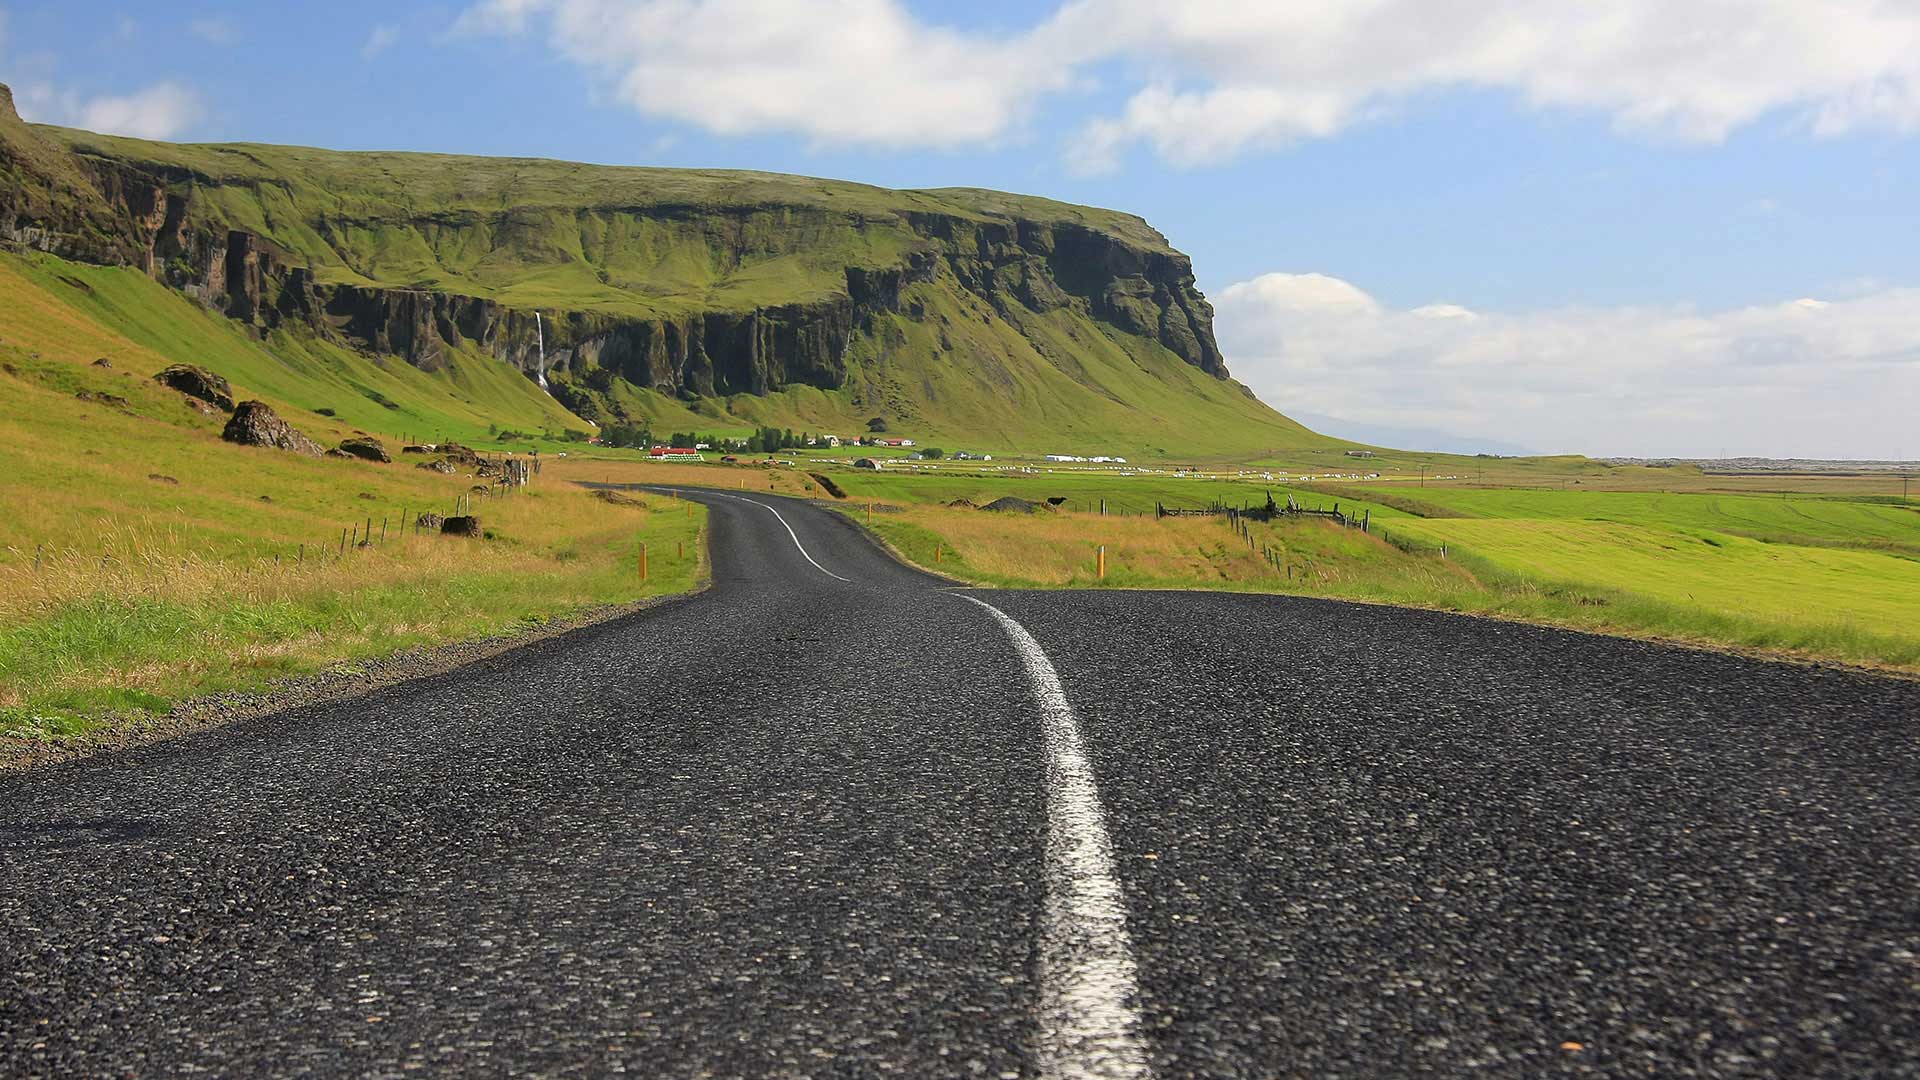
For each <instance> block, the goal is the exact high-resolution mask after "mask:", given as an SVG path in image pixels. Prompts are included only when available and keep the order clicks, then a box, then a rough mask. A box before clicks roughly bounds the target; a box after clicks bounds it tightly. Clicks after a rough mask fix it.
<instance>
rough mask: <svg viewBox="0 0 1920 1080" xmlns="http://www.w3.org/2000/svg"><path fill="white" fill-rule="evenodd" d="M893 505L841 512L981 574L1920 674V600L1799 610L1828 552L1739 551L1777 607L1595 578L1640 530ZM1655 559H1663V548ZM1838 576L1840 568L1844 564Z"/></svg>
mask: <svg viewBox="0 0 1920 1080" xmlns="http://www.w3.org/2000/svg"><path fill="white" fill-rule="evenodd" d="M890 509H891V511H892V512H887V513H876V514H873V515H872V516H871V518H870V519H869V518H868V516H867V515H866V514H865V513H863V512H862V508H861V507H853V506H849V507H844V508H843V512H845V513H847V514H848V516H850V517H852V518H854V520H856V521H858V522H860V523H861V524H863V525H866V526H867V527H868V528H870V529H871V530H872V531H873V532H874V533H875V534H876V535H878V536H879V537H880V538H882V539H883V540H884V541H886V543H888V544H889V545H890V546H891V547H893V548H894V550H895V551H897V552H898V553H899V554H900V555H901V556H902V557H904V558H906V559H908V560H909V561H911V562H913V563H915V564H917V565H920V566H922V567H925V568H927V569H931V570H937V571H939V572H941V573H944V574H946V575H948V576H951V577H955V578H958V579H961V580H964V581H969V582H973V583H976V584H981V585H988V586H996V587H1004V588H1037V589H1052V588H1172V589H1213V590H1225V591H1238V592H1261V593H1274V594H1283V595H1296V596H1315V597H1324V598H1329V599H1339V600H1352V601H1359V602H1366V603H1385V604H1396V605H1401V606H1410V607H1419V608H1426V609H1431V610H1438V611H1450V612H1457V613H1461V614H1469V615H1478V616H1486V617H1493V618H1501V619H1511V620H1515V621H1521V622H1528V623H1537V624H1543V625H1551V626H1559V627H1564V628H1568V629H1575V630H1582V631H1588V632H1596V633H1607V634H1617V635H1625V636H1632V637H1641V638H1647V639H1652V640H1660V641H1668V642H1677V643H1682V644H1688V645H1693V646H1701V647H1708V648H1717V649H1730V650H1734V651H1740V652H1747V653H1753V654H1758V655H1764V656H1769V657H1775V658H1782V659H1795V660H1803V661H1807V660H1811V661H1823V662H1838V663H1843V664H1848V665H1852V666H1858V667H1865V668H1871V669H1876V670H1881V671H1887V672H1894V673H1904V674H1909V675H1914V674H1920V625H1916V623H1915V620H1913V619H1911V618H1907V619H1904V620H1903V618H1902V614H1901V613H1902V612H1903V611H1909V612H1910V611H1912V610H1920V608H1904V607H1902V606H1900V600H1899V599H1898V598H1891V599H1888V600H1887V601H1886V604H1887V606H1885V607H1883V608H1876V607H1873V606H1860V607H1853V608H1852V610H1853V612H1854V617H1851V618H1848V617H1836V616H1835V614H1834V612H1835V611H1837V610H1844V609H1847V608H1849V607H1850V606H1852V605H1853V604H1854V602H1855V601H1854V600H1853V599H1851V598H1850V597H1849V595H1848V594H1847V593H1845V592H1837V593H1836V595H1834V596H1832V597H1831V598H1830V601H1829V602H1828V603H1824V604H1823V603H1822V602H1820V601H1819V600H1817V599H1814V598H1811V597H1809V596H1806V595H1802V596H1801V598H1800V603H1799V606H1798V607H1797V608H1796V607H1795V606H1794V605H1793V603H1792V601H1791V592H1790V587H1791V585H1792V583H1793V582H1795V581H1797V580H1799V578H1797V577H1795V576H1794V575H1796V574H1813V575H1818V574H1819V573H1820V572H1822V566H1821V565H1818V558H1817V556H1818V555H1819V554H1821V553H1816V558H1815V560H1814V561H1812V562H1808V563H1806V564H1805V565H1804V566H1803V565H1802V564H1801V563H1800V562H1799V561H1796V560H1794V559H1791V558H1788V557H1786V556H1782V555H1781V553H1780V552H1779V551H1775V550H1768V551H1763V552H1758V553H1755V552H1741V551H1739V550H1738V548H1737V546H1735V547H1733V549H1732V550H1733V551H1734V554H1744V555H1748V556H1751V557H1753V558H1755V559H1760V558H1768V559H1774V560H1776V562H1775V564H1773V565H1770V566H1769V567H1768V568H1767V569H1765V570H1764V572H1767V573H1772V574H1773V575H1774V578H1773V579H1771V580H1769V581H1768V586H1769V588H1770V590H1771V594H1770V595H1769V596H1768V597H1767V601H1768V602H1766V603H1755V602H1754V600H1755V596H1754V592H1753V590H1752V588H1749V587H1743V585H1746V586H1751V584H1752V583H1753V582H1754V581H1755V580H1756V575H1757V574H1759V573H1761V572H1763V571H1762V570H1761V569H1760V568H1759V566H1758V565H1757V564H1756V565H1753V566H1749V565H1744V564H1729V565H1725V566H1719V565H1713V566H1684V565H1683V566H1681V567H1680V570H1679V573H1680V574H1681V575H1682V580H1684V581H1685V582H1686V583H1687V585H1688V586H1689V587H1691V588H1693V589H1695V590H1697V595H1704V596H1705V597H1706V599H1705V600H1697V601H1695V602H1690V603H1689V602H1682V601H1678V600H1676V599H1675V598H1674V597H1673V596H1671V595H1667V596H1663V595H1659V594H1658V593H1654V592H1648V591H1640V590H1636V589H1631V588H1623V587H1620V586H1619V585H1617V584H1610V583H1609V582H1608V580H1607V579H1606V576H1605V575H1603V574H1599V573H1588V574H1586V575H1585V576H1584V577H1583V576H1582V572H1581V569H1580V568H1581V566H1583V565H1586V562H1585V560H1589V559H1591V560H1597V565H1598V566H1600V567H1613V568H1615V569H1614V570H1613V572H1614V573H1619V570H1618V569H1617V568H1618V567H1619V566H1620V565H1622V564H1621V549H1624V548H1625V546H1626V543H1627V541H1632V542H1638V543H1644V538H1642V537H1639V536H1637V535H1636V536H1631V537H1628V538H1626V539H1625V540H1623V539H1622V538H1621V537H1619V536H1616V535H1614V533H1613V531H1611V530H1591V531H1590V532H1589V533H1588V534H1582V533H1580V532H1579V531H1578V530H1571V531H1568V530H1562V531H1561V533H1562V534H1563V535H1565V537H1566V538H1565V539H1564V540H1563V542H1562V543H1561V545H1560V547H1559V548H1558V549H1550V550H1549V551H1548V553H1547V554H1540V555H1536V556H1535V557H1534V558H1533V559H1531V560H1528V561H1524V562H1523V561H1520V560H1519V559H1517V558H1516V557H1515V551H1518V550H1519V549H1518V548H1517V546H1516V545H1512V544H1507V545H1506V546H1505V547H1503V546H1501V545H1502V543H1504V542H1505V540H1506V538H1505V537H1503V536H1500V535H1499V534H1495V535H1494V537H1493V539H1492V540H1490V541H1489V543H1490V545H1491V546H1492V550H1491V552H1490V553H1481V552H1479V551H1478V550H1476V549H1475V548H1473V547H1472V546H1470V545H1469V546H1462V545H1460V544H1459V543H1458V542H1457V541H1453V540H1451V539H1450V538H1451V535H1452V534H1449V533H1445V532H1444V531H1442V532H1439V533H1436V534H1435V539H1433V540H1431V541H1428V540H1427V539H1426V538H1425V537H1424V536H1420V535H1419V534H1418V533H1417V529H1415V528H1409V527H1408V521H1405V520H1402V521H1396V522H1395V529H1394V531H1395V532H1396V533H1401V534H1402V535H1403V536H1405V537H1406V539H1403V540H1402V541H1401V542H1399V543H1388V542H1386V541H1385V540H1383V539H1381V538H1380V537H1379V536H1376V535H1367V534H1363V533H1360V532H1358V531H1356V530H1351V529H1343V528H1341V527H1339V526H1338V525H1335V524H1332V523H1330V522H1326V521H1322V520H1312V519H1308V520H1299V519H1295V520H1282V521H1279V522H1276V523H1274V524H1272V525H1261V524H1255V525H1253V526H1251V532H1252V537H1253V544H1252V545H1251V546H1249V544H1248V543H1247V541H1246V540H1244V539H1241V538H1239V537H1237V536H1236V535H1235V534H1234V533H1233V532H1232V531H1230V530H1229V529H1228V528H1226V527H1225V526H1224V525H1223V524H1221V522H1220V521H1219V520H1218V519H1207V518H1167V519H1158V520H1156V519H1153V518H1117V517H1102V516H1100V515H1097V514H1086V513H1075V512H1053V513H1046V512H1042V513H1037V514H1033V515H1024V514H990V513H982V512H980V511H976V510H967V509H950V508H946V507H936V506H919V505H909V506H895V507H892V508H890ZM1420 524H1421V525H1425V524H1426V523H1424V522H1422V523H1420ZM1433 524H1434V525H1436V526H1449V525H1452V524H1454V523H1453V522H1451V521H1448V522H1435V523H1433ZM1541 531H1542V530H1539V529H1537V528H1536V529H1528V530H1524V534H1525V535H1528V536H1531V537H1537V536H1538V535H1539V534H1540V532H1541ZM1569 532H1570V535H1566V534H1567V533H1569ZM1440 540H1448V551H1447V556H1446V557H1445V558H1442V557H1441V556H1440V554H1439V541H1440ZM1582 541H1589V542H1590V545H1589V547H1587V548H1584V549H1582V548H1580V547H1579V543H1580V542H1582ZM1721 543H1722V545H1723V546H1722V547H1719V548H1715V549H1714V550H1713V551H1712V552H1711V554H1712V555H1714V556H1716V557H1719V556H1723V555H1724V554H1725V553H1726V552H1727V551H1728V550H1729V548H1728V546H1725V545H1726V544H1727V542H1726V541H1722V542H1721ZM1736 543H1737V542H1736ZM1745 543H1748V544H1754V542H1752V541H1746V542H1745ZM1101 545H1105V546H1106V548H1107V574H1106V577H1105V578H1104V579H1100V578H1099V577H1097V573H1096V551H1097V549H1098V548H1099V547H1100V546H1101ZM1754 546H1755V547H1761V546H1762V545H1757V544H1754ZM1702 547H1703V549H1704V548H1706V547H1712V545H1702ZM1508 548H1513V549H1514V550H1511V551H1510V550H1508ZM1570 552H1577V553H1578V554H1577V555H1576V554H1570ZM1269 554H1271V559H1270V558H1269ZM1797 554H1798V553H1788V555H1797ZM1846 554H1849V555H1851V554H1852V553H1846ZM1550 556H1551V557H1550ZM1555 557H1557V559H1558V561H1555ZM1641 558H1643V559H1645V560H1648V561H1649V563H1650V564H1651V563H1652V561H1653V560H1654V559H1656V556H1653V555H1646V554H1643V555H1642V556H1641ZM1657 558H1659V559H1661V560H1664V565H1668V566H1671V565H1672V564H1673V563H1675V562H1676V556H1675V555H1674V554H1673V553H1671V552H1667V551H1664V550H1662V551H1661V552H1660V553H1659V555H1658V557H1657ZM1556 570H1558V571H1559V573H1558V574H1556V573H1555V572H1554V571H1556ZM1845 570H1846V571H1847V573H1846V575H1845V580H1846V581H1847V582H1848V583H1849V585H1850V586H1861V587H1868V588H1871V589H1882V590H1884V589H1888V588H1893V589H1896V590H1902V589H1909V588H1920V577H1913V578H1909V579H1904V580H1902V581H1901V582H1899V583H1897V584H1890V583H1888V582H1884V581H1881V582H1873V581H1870V580H1866V579H1864V578H1863V576H1862V572H1861V570H1860V569H1858V568H1852V567H1849V568H1845ZM1826 572H1828V573H1829V574H1830V575H1831V574H1832V573H1833V571H1832V570H1831V568H1827V570H1826ZM1818 580H1819V579H1818V577H1817V576H1814V577H1810V578H1808V579H1807V581H1808V584H1809V586H1810V588H1809V590H1808V591H1809V592H1812V591H1813V587H1815V586H1817V584H1818ZM1669 587H1671V586H1669ZM1900 595H1901V596H1904V593H1901V594H1900Z"/></svg>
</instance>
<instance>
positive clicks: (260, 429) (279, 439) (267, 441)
mask: <svg viewBox="0 0 1920 1080" xmlns="http://www.w3.org/2000/svg"><path fill="white" fill-rule="evenodd" d="M220 437H221V438H223V439H225V440H227V441H228V442H230V443H239V444H240V445H242V446H269V447H272V448H273V449H275V450H285V451H287V452H289V453H294V454H305V455H306V456H308V457H319V456H320V455H321V454H323V453H325V451H324V450H322V449H321V448H320V444H319V443H317V442H314V441H313V440H312V439H309V438H307V437H306V436H305V435H302V434H300V432H298V431H296V430H295V429H294V427H293V425H292V424H289V423H287V422H286V421H285V420H282V419H280V417H279V415H278V414H276V413H275V412H274V411H273V407H272V406H270V405H268V404H267V403H266V402H264V401H243V402H241V403H240V407H239V408H237V409H235V410H234V411H233V417H232V418H231V419H229V420H228V421H227V427H226V430H225V431H222V432H221V433H220Z"/></svg>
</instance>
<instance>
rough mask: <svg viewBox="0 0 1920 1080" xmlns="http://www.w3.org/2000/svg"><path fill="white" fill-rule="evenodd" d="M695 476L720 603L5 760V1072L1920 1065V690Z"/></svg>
mask: <svg viewBox="0 0 1920 1080" xmlns="http://www.w3.org/2000/svg"><path fill="white" fill-rule="evenodd" d="M701 498H702V499H703V501H707V502H708V503H709V505H710V506H711V510H712V515H711V522H712V529H711V535H712V554H713V563H714V577H715V580H714V586H713V588H711V589H710V590H708V591H706V592H705V593H702V594H699V595H697V596H694V597H691V598H688V599H684V600H680V601H675V602H673V603H669V604H666V605H663V606H661V607H658V608H655V609H652V610H650V611H647V612H643V613H640V614H638V615H635V616H632V617H629V618H625V619H622V620H619V621H616V622H612V623H607V624H603V625H601V626H597V627H593V628H590V629H587V630H583V631H580V632H577V633H575V634H572V635H570V636H567V637H563V638H559V639H555V640H552V641H549V642H545V643H541V644H538V645H535V646H531V647H529V648H527V649H524V650H521V651H518V652H515V653H510V654H507V655H505V656H502V657H499V658H496V659H494V660H491V661H487V662H484V663H481V664H478V665H475V666H473V667H469V668H465V669H462V670H460V671H457V672H453V673H451V674H448V675H444V676H437V677H432V678H427V679H422V680H419V681H416V682H412V683H407V684H404V685H401V686H398V687H394V688H390V689H387V690H382V691H378V692H375V693H373V694H370V695H368V696H366V697H363V698H360V699H357V700H353V701H349V702H337V703H333V704H329V705H325V706H318V707H313V708H308V709H298V710H293V711H289V712H286V713H282V714H280V715H277V716H272V717H268V718H264V719H259V720H254V721H248V722H243V723H240V724H236V725H232V726H229V727H225V728H221V729H217V730H212V731H208V732H205V733H203V734H200V735H196V736H193V737H190V738H186V739H181V740H177V741H175V742H172V743H168V744H163V745H160V746H155V747H151V748H147V749H143V750H137V751H130V752H126V753H121V754H117V755H112V756H108V757H103V758H96V759H93V760H89V761H84V762H79V763H75V764H72V765H68V766H62V767H58V768H54V769H50V770H44V771H40V772H36V773H31V774H25V775H16V776H10V777H5V778H0V1075H4V1076H95V1075H114V1076H119V1075H125V1076H169V1075H187V1074H198V1075H207V1074H211V1075H223V1076H267V1075H327V1076H389V1075H399V1074H401V1073H406V1072H419V1073H425V1074H429V1075H432V1074H446V1073H457V1074H462V1075H501V1074H515V1075H573V1076H604V1075H610V1074H619V1073H626V1074H633V1075H640V1076H816V1077H843V1076H844V1077H867V1076H909V1077H943V1076H987V1077H998V1076H1058V1077H1069V1076H1094V1077H1105V1076H1159V1077H1184V1076H1232V1077H1268V1076H1300V1077H1320V1076H1340V1075H1345V1076H1447V1075H1468V1074H1471V1075H1489V1076H1526V1077H1531V1076H1542V1075H1606V1076H1662V1077H1665V1076H1715V1077H1720V1076H1795V1077H1801V1076H1836V1077H1838V1076H1847V1077H1856V1076H1913V1075H1920V829H1917V828H1916V825H1917V824H1920V822H1917V821H1916V817H1917V816H1920V782H1917V781H1920V767H1916V755H1915V751H1916V749H1920V740H1917V739H1916V723H1917V722H1920V685H1916V684H1912V683H1905V682H1899V681H1894V680H1888V679H1877V678H1869V677H1863V676H1859V675H1852V674H1843V673H1834V672H1825V671H1818V670H1812V669H1803V668H1797V667H1791V666H1786V665H1777V664H1765V663H1757V662H1751V661H1746V660H1739V659H1733V658H1726V657H1719V656H1713V655H1709V654H1704V653H1698V652H1691V651H1684V650H1678V649H1669V648H1662V647H1656V646H1651V645H1645V644H1637V643H1632V642H1626V641H1620V640H1612V639H1606V638H1596V637H1587V636H1581V635H1574V634H1567V633H1560V632H1555V631H1549V630H1541V629H1534V628H1527V627H1520V626H1512V625H1505V624H1500V623H1494V622H1485V621H1477V620H1470V619H1462V618H1454V617H1448V616H1442V615H1435V614H1430V613H1421V612H1412V611H1401V610H1394V609H1389V608H1370V607H1358V606H1351V605H1343V604H1337V603H1326V602H1316V601H1305V600H1291V599H1282V598H1269V597H1250V596H1233V595H1209V594H1199V593H1193V594H1187V593H1171V594H1169V593H1118V592H1115V593H1037V592H1035V593H1019V592H995V591H988V590H966V591H958V590H953V589H950V588H948V587H947V586H946V584H945V583H944V582H940V581H938V580H935V579H932V578H929V577H927V576H925V575H922V574H919V573H917V572H915V571H912V570H908V569H906V568H903V567H901V566H899V565H898V564H896V563H894V562H893V561H891V560H890V559H888V558H887V557H886V556H885V555H884V554H882V553H881V552H879V551H878V550H877V549H876V548H874V547H873V546H872V545H870V544H869V543H867V542H866V541H865V539H864V538H863V537H862V536H861V535H860V533H859V532H858V530H857V529H856V528H855V527H854V526H853V525H851V524H850V523H848V522H846V521H844V520H842V519H840V518H838V517H836V516H834V515H831V514H828V513H826V512H824V511H820V510H818V509H815V508H812V507H809V506H807V505H805V504H801V503H796V502H791V501H787V500H780V499H776V498H773V497H770V496H759V495H756V496H753V497H752V500H751V501H745V500H743V499H742V498H741V497H740V496H738V495H721V494H713V495H703V496H701ZM983 602H984V603H983ZM988 605H990V606H988Z"/></svg>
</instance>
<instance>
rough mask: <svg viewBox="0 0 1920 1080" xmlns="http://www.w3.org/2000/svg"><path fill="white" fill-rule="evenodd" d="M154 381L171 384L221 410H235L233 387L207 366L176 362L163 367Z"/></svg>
mask: <svg viewBox="0 0 1920 1080" xmlns="http://www.w3.org/2000/svg"><path fill="white" fill-rule="evenodd" d="M153 381H154V382H157V383H159V384H160V385H162V386H170V387H172V388H173V389H175V390H178V391H180V392H181V393H183V394H185V395H187V396H188V397H190V398H195V399H197V400H200V401H204V402H206V403H207V404H209V405H212V406H213V407H214V408H216V409H219V410H220V411H221V412H232V411H233V387H231V386H229V385H227V380H225V379H223V378H221V377H220V376H218V375H215V374H214V373H213V372H211V371H208V370H207V369H206V368H203V367H195V366H194V365H192V364H174V365H173V366H171V367H167V368H163V369H161V371H160V373H159V374H158V375H155V376H154V377H153Z"/></svg>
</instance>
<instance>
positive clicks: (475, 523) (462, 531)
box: [440, 514, 480, 536]
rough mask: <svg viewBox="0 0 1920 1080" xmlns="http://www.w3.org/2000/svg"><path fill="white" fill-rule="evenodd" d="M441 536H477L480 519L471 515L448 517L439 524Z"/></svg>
mask: <svg viewBox="0 0 1920 1080" xmlns="http://www.w3.org/2000/svg"><path fill="white" fill-rule="evenodd" d="M440 535H442V536H479V535H480V519H479V518H478V517H475V516H474V515H472V514H462V515H461V516H459V517H450V518H448V519H446V520H445V521H442V522H441V523H440Z"/></svg>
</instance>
